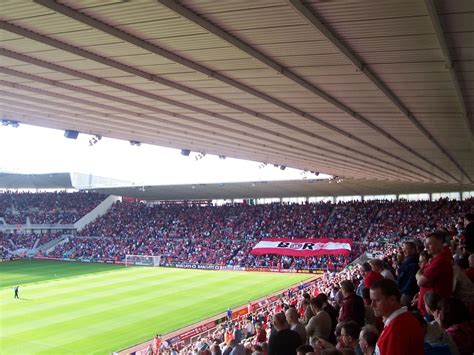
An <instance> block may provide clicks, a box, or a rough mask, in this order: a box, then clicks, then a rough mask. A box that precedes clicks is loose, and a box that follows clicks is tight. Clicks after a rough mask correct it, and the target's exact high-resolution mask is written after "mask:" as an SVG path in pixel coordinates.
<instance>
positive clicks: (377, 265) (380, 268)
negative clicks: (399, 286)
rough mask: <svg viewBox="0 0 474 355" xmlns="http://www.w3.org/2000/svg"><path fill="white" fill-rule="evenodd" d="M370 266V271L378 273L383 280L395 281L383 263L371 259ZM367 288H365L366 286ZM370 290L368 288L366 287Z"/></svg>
mask: <svg viewBox="0 0 474 355" xmlns="http://www.w3.org/2000/svg"><path fill="white" fill-rule="evenodd" d="M369 263H370V265H371V266H372V270H374V271H375V272H377V273H379V274H380V275H382V276H383V278H385V279H389V280H392V281H396V280H395V276H394V275H393V273H392V272H391V271H390V270H388V269H387V268H386V267H385V265H384V262H383V261H382V260H380V259H372V260H370V262H369ZM366 287H367V286H366ZM368 287H369V288H370V286H368Z"/></svg>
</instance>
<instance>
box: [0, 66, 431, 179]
mask: <svg viewBox="0 0 474 355" xmlns="http://www.w3.org/2000/svg"><path fill="white" fill-rule="evenodd" d="M0 72H3V73H5V74H10V75H11V74H14V72H16V71H13V70H12V69H8V68H1V67H0ZM19 76H20V77H23V78H27V79H29V80H35V81H37V82H42V83H45V84H49V85H53V83H54V81H52V80H49V79H44V78H39V77H38V78H36V77H35V76H33V75H31V74H26V73H23V75H19ZM0 85H3V86H6V87H10V88H16V89H19V90H24V91H28V92H32V93H35V94H39V95H46V96H51V97H53V98H55V99H61V100H67V101H72V102H76V103H79V104H83V105H87V106H88V107H97V108H99V109H105V110H107V112H114V111H116V112H120V113H122V114H126V115H130V116H133V117H137V116H138V117H139V118H140V119H141V120H146V121H148V122H151V123H154V124H157V123H160V122H161V123H164V122H166V124H168V125H170V124H172V125H174V126H177V127H179V129H183V130H184V132H189V131H192V132H196V131H200V132H203V133H205V134H208V135H209V136H210V137H212V139H213V140H216V141H219V140H218V137H221V138H224V140H226V141H234V140H235V137H233V136H229V135H226V134H223V133H219V134H217V133H216V132H213V131H209V130H206V129H202V128H197V127H193V126H189V125H185V124H182V123H178V122H175V121H173V122H170V121H167V120H165V119H158V118H156V117H154V116H149V115H146V114H141V113H140V114H137V113H136V112H134V111H129V110H125V109H121V108H116V107H114V106H108V105H103V104H99V103H95V102H91V101H87V100H83V99H79V98H73V97H69V96H66V95H62V94H57V93H51V92H49V91H46V90H42V89H37V88H31V87H29V86H26V85H23V84H15V83H10V82H7V81H4V80H0ZM62 85H68V84H64V83H63V84H62ZM53 86H54V85H53ZM64 88H66V87H64ZM68 89H69V90H71V89H72V88H69V87H68ZM78 89H80V90H77V92H81V93H84V94H88V95H91V96H97V95H99V93H98V92H95V91H91V90H87V89H84V88H78ZM102 95H104V94H102ZM110 99H111V100H113V99H114V97H111V98H110ZM29 100H32V101H35V100H37V99H33V98H30V99H29ZM37 101H39V102H41V100H37ZM120 102H121V103H125V102H123V101H120ZM137 105H139V106H138V107H141V108H145V109H146V108H147V105H143V104H138V103H137ZM61 106H62V107H64V106H65V105H64V104H61ZM72 109H73V110H74V109H75V110H80V111H85V109H78V108H72ZM86 112H89V113H92V114H93V111H86ZM108 116H109V117H111V118H115V119H117V120H127V119H126V118H122V117H120V116H116V115H114V114H108ZM183 117H185V116H183ZM157 128H159V129H160V130H163V129H164V127H163V126H159V127H157ZM155 129H156V128H155ZM229 130H231V129H229ZM193 134H195V133H193ZM249 138H254V139H251V140H246V139H239V141H240V142H244V143H247V144H248V145H252V146H254V145H255V144H256V143H255V142H261V141H263V140H264V139H263V138H262V137H258V136H253V135H249ZM259 138H260V139H259ZM276 144H277V146H276V147H271V148H272V149H274V150H275V151H281V152H286V153H288V152H289V151H288V150H286V149H282V148H281V146H280V145H281V144H279V143H278V142H277V143H276ZM257 145H258V146H259V148H258V149H265V148H269V147H270V146H269V145H266V144H261V143H258V144H257ZM237 146H239V147H244V146H242V145H240V144H237ZM273 146H274V145H273ZM288 148H290V150H291V148H293V153H297V152H305V153H308V157H314V154H315V152H314V151H307V150H304V149H303V150H301V149H299V148H298V149H297V150H294V147H292V146H288ZM317 154H318V155H319V156H320V157H325V158H328V159H329V160H334V159H337V160H339V161H341V162H344V163H346V164H352V165H354V161H355V160H357V159H355V158H352V159H351V158H350V157H347V159H343V158H340V157H337V158H335V157H333V156H327V155H325V154H321V153H317ZM362 162H363V163H365V164H367V165H368V169H373V170H374V171H378V169H377V168H376V167H374V164H373V163H371V162H370V161H369V162H368V161H362ZM357 165H359V163H357ZM362 166H363V165H361V167H362ZM380 168H381V173H382V174H383V173H384V172H386V171H392V172H394V173H395V174H397V175H399V174H400V171H397V170H395V169H389V168H385V167H383V166H382V167H380ZM414 175H418V174H416V173H415V174H414ZM424 179H425V180H426V179H428V180H430V181H433V179H430V178H429V177H428V178H424Z"/></svg>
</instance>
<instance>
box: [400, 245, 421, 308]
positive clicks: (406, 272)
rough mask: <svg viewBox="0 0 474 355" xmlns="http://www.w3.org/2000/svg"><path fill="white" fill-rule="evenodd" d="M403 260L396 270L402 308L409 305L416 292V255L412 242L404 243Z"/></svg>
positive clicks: (417, 267)
mask: <svg viewBox="0 0 474 355" xmlns="http://www.w3.org/2000/svg"><path fill="white" fill-rule="evenodd" d="M403 255H404V257H405V258H404V260H403V262H402V264H401V265H400V267H399V268H398V280H397V286H398V289H399V290H400V293H401V294H402V297H401V299H400V303H401V304H402V306H408V305H410V304H411V301H412V299H413V296H414V295H415V294H416V293H417V292H418V285H417V283H416V273H417V272H418V269H419V265H418V254H417V253H416V246H415V243H413V242H405V243H404V245H403Z"/></svg>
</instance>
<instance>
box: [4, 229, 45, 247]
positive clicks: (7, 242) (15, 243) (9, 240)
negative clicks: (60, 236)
mask: <svg viewBox="0 0 474 355" xmlns="http://www.w3.org/2000/svg"><path fill="white" fill-rule="evenodd" d="M38 238H39V235H37V234H34V233H3V232H0V240H1V245H2V246H4V247H5V248H7V249H9V250H12V251H13V250H17V249H31V248H33V246H34V244H35V243H36V240H37V239H38Z"/></svg>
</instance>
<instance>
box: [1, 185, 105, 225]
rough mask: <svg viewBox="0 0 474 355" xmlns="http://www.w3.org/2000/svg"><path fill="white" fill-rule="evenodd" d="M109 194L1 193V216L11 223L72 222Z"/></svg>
mask: <svg viewBox="0 0 474 355" xmlns="http://www.w3.org/2000/svg"><path fill="white" fill-rule="evenodd" d="M105 197H106V196H104V195H102V194H98V193H88V192H73V193H68V192H43V193H41V192H40V193H28V192H25V193H12V192H5V193H0V217H3V218H4V219H5V222H6V223H7V224H25V223H27V219H29V222H30V223H31V224H71V223H74V222H76V221H77V220H78V219H80V218H81V217H82V216H84V215H85V214H87V213H88V212H90V211H91V210H92V209H93V208H95V207H96V206H97V205H98V204H99V203H100V202H101V201H102V200H104V198H105Z"/></svg>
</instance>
